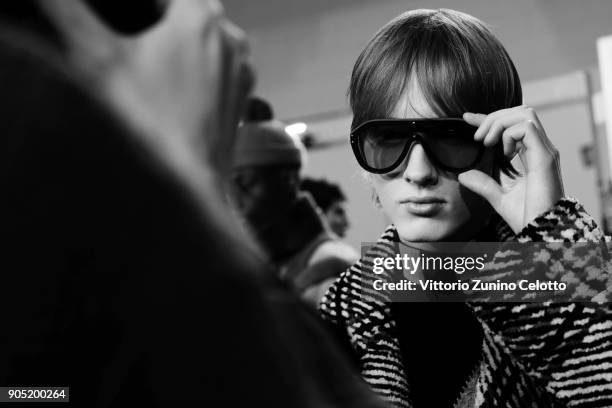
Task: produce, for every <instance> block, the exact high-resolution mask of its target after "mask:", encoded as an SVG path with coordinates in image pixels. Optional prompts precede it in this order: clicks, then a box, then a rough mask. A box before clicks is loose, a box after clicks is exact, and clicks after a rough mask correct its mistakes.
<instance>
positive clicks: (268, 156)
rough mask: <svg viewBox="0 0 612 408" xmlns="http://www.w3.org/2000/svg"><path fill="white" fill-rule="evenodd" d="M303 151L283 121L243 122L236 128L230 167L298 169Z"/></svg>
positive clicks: (301, 163) (300, 143) (302, 161)
mask: <svg viewBox="0 0 612 408" xmlns="http://www.w3.org/2000/svg"><path fill="white" fill-rule="evenodd" d="M305 151H306V149H305V148H304V145H303V144H302V142H301V141H300V139H299V138H298V137H297V136H292V135H290V134H289V133H287V131H285V126H284V124H283V123H282V122H279V121H277V120H270V121H265V122H244V123H243V124H242V125H241V126H240V127H239V128H238V135H237V138H236V144H235V146H234V154H233V161H232V167H233V168H234V169H239V168H243V167H260V166H274V165H288V166H291V165H294V166H296V167H298V168H301V167H302V166H303V165H304V158H305Z"/></svg>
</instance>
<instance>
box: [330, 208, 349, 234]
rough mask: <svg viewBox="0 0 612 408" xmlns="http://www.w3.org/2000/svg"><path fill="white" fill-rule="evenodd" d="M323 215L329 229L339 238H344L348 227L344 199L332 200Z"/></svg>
mask: <svg viewBox="0 0 612 408" xmlns="http://www.w3.org/2000/svg"><path fill="white" fill-rule="evenodd" d="M325 216H326V217H327V221H328V223H329V227H330V228H331V230H332V231H334V233H336V235H338V236H339V237H340V238H344V236H345V235H346V230H347V229H348V227H349V222H348V219H347V217H346V210H345V208H344V201H334V202H333V203H332V205H330V206H329V208H328V209H327V211H325Z"/></svg>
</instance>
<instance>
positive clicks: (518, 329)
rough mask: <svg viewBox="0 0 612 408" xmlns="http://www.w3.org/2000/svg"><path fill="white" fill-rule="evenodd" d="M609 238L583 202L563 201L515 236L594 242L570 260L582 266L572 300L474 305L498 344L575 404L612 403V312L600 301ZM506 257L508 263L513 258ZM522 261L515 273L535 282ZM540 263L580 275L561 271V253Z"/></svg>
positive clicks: (605, 279) (532, 270) (529, 267)
mask: <svg viewBox="0 0 612 408" xmlns="http://www.w3.org/2000/svg"><path fill="white" fill-rule="evenodd" d="M608 240H609V239H608V238H607V237H605V236H604V234H603V232H602V231H601V229H600V228H599V227H598V225H597V223H596V222H595V220H594V219H593V218H592V217H591V216H590V215H588V214H587V212H586V211H585V210H584V208H583V207H582V205H581V204H580V203H578V202H577V201H576V200H575V199H572V198H562V199H561V200H560V201H559V202H557V203H556V204H555V205H554V206H553V207H552V208H551V209H550V210H549V211H547V212H546V213H544V214H541V215H540V216H538V217H537V218H536V219H535V220H533V221H532V222H531V223H529V225H527V226H526V227H525V228H524V229H523V230H522V231H521V232H520V233H519V234H517V236H516V241H518V242H519V243H529V242H534V243H536V242H547V243H549V242H565V243H567V242H584V243H589V244H588V245H589V248H590V249H591V252H589V253H587V254H586V255H585V254H582V257H581V259H570V261H571V262H570V263H571V264H573V265H574V267H577V269H576V270H580V271H579V272H581V281H580V282H579V283H577V284H574V285H571V288H572V289H571V290H572V293H569V294H567V297H566V298H564V299H566V300H567V301H563V302H553V301H544V302H531V303H519V302H513V303H491V302H475V303H470V306H471V307H472V308H473V309H474V311H475V312H476V315H477V316H478V318H479V319H480V320H481V322H482V323H483V325H484V326H486V327H487V328H488V329H489V330H490V331H491V332H492V333H493V334H494V338H495V339H496V342H497V343H498V345H499V346H500V347H502V348H504V349H505V350H507V351H508V352H509V353H510V354H511V356H512V357H513V358H514V359H515V360H516V361H517V362H518V364H519V365H520V366H521V367H523V368H524V370H525V372H526V374H527V375H529V376H530V377H532V378H533V379H534V380H536V381H537V382H539V383H540V384H543V385H544V387H545V389H546V390H547V391H548V392H550V393H551V394H552V395H553V396H554V397H555V398H557V399H559V400H561V401H563V402H564V403H565V404H567V405H568V406H571V407H583V406H591V405H589V404H593V403H596V405H597V406H611V405H612V312H611V308H610V303H606V302H598V301H601V300H602V299H606V298H607V296H608V292H609V291H608V290H607V289H606V286H608V287H609V282H610V263H609V258H610V257H609V253H608V250H607V246H606V241H608ZM542 247H543V248H547V247H546V246H542ZM540 255H541V253H540ZM545 255H546V254H545ZM499 256H500V254H499V253H497V254H496V256H495V258H498V257H499ZM505 256H506V257H507V254H505ZM572 256H576V253H572ZM504 261H505V262H509V260H508V258H506V259H504ZM522 261H523V262H516V263H515V268H516V269H517V270H516V271H515V272H516V274H515V275H514V276H518V275H521V276H523V277H524V278H523V279H529V278H530V274H534V273H536V269H537V268H533V264H532V263H530V262H524V261H525V259H524V258H523V259H522ZM539 262H540V263H543V264H544V265H543V266H544V268H545V269H546V270H547V271H552V270H556V273H557V274H558V276H561V275H563V274H565V275H566V277H567V276H569V277H570V278H572V277H573V278H575V276H570V274H572V273H573V272H572V271H563V270H559V268H562V267H563V265H567V263H565V264H564V263H563V262H559V259H558V257H557V258H555V256H544V257H542V256H540V258H539ZM581 262H582V263H581ZM580 265H582V266H580ZM540 266H542V265H540ZM585 268H589V269H588V271H587V269H585ZM541 270H542V268H540V271H541ZM602 287H603V288H604V289H603V290H602Z"/></svg>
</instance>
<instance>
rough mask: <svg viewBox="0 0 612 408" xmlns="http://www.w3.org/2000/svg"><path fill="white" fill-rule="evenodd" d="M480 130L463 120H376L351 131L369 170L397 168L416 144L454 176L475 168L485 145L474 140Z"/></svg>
mask: <svg viewBox="0 0 612 408" xmlns="http://www.w3.org/2000/svg"><path fill="white" fill-rule="evenodd" d="M476 129H477V127H475V126H472V125H469V124H468V123H467V122H465V121H464V120H463V119H455V118H437V119H374V120H369V121H367V122H364V123H362V124H361V125H359V126H357V127H356V128H355V129H353V130H352V131H351V147H352V148H353V153H355V157H356V158H357V162H359V165H360V166H361V167H362V168H363V169H364V170H366V171H368V172H370V173H376V174H385V173H389V172H391V171H393V170H394V169H395V168H397V167H398V166H399V165H400V164H401V163H402V162H403V161H404V159H405V158H406V156H407V155H408V152H409V151H410V149H411V147H412V146H413V144H414V143H415V142H418V143H420V144H421V146H423V150H425V153H426V154H427V157H428V158H429V159H430V160H431V161H432V162H433V164H435V165H436V167H438V168H440V169H442V170H447V171H450V172H453V173H461V172H463V171H466V170H469V169H471V168H474V167H475V166H476V164H478V162H479V161H480V159H481V158H482V155H483V154H484V151H485V146H484V145H483V144H482V143H479V142H476V141H475V140H474V133H476Z"/></svg>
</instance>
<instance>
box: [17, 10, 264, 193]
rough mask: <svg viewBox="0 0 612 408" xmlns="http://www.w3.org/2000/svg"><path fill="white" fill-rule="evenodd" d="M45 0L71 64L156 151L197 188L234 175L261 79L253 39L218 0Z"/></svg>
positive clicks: (46, 12)
mask: <svg viewBox="0 0 612 408" xmlns="http://www.w3.org/2000/svg"><path fill="white" fill-rule="evenodd" d="M15 1H16V0H15ZM19 1H20V0H19ZM26 1H28V0H26ZM30 1H31V0H30ZM37 3H38V6H39V7H40V8H41V9H42V10H43V12H44V13H45V15H46V16H47V18H48V19H49V20H50V21H52V23H53V25H54V26H55V27H56V28H57V30H58V32H59V33H60V36H61V38H62V41H63V43H64V48H65V57H66V59H67V60H68V61H69V62H70V63H71V65H72V66H73V67H77V68H78V69H79V73H80V74H82V75H83V77H85V78H86V81H87V85H88V86H90V87H91V88H94V92H95V93H96V94H97V95H99V96H100V98H102V99H106V100H107V101H108V102H109V103H108V105H109V106H110V107H112V108H114V109H115V111H116V113H117V114H119V115H122V116H123V117H124V118H125V119H126V120H127V122H128V123H129V124H130V125H131V126H132V127H134V128H135V129H137V130H138V132H137V134H138V135H139V136H141V137H142V138H143V139H145V143H146V144H148V145H149V147H151V148H152V150H153V151H154V153H156V154H158V155H160V156H162V159H163V161H165V162H166V163H169V164H170V165H171V166H172V167H174V168H175V169H177V170H178V171H180V172H181V173H183V174H189V177H190V178H192V179H194V181H193V183H192V184H194V185H196V184H198V180H197V178H198V177H201V175H202V173H205V172H206V173H208V172H209V170H213V173H217V174H215V176H214V177H213V178H214V179H219V178H220V177H219V176H218V174H221V175H223V176H225V175H226V174H227V171H228V168H227V164H228V162H229V161H230V160H229V155H230V154H231V149H232V146H233V143H234V140H235V135H236V127H237V124H238V122H239V119H240V115H241V114H242V111H243V108H244V101H245V100H246V96H247V95H248V93H249V92H250V90H251V88H252V86H253V83H254V75H253V71H252V69H251V66H250V61H249V51H248V45H247V41H246V36H245V35H244V33H243V32H242V31H241V30H240V29H239V28H238V27H236V26H235V25H233V24H232V23H231V22H230V21H229V20H228V19H227V18H226V17H225V15H224V11H223V8H222V6H221V4H220V2H219V1H218V0H136V1H134V2H128V3H129V5H125V4H123V3H121V4H120V5H119V3H118V2H114V1H105V0H37ZM124 3H125V2H124ZM203 135H204V137H203ZM203 167H204V168H203ZM198 174H199V176H198Z"/></svg>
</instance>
